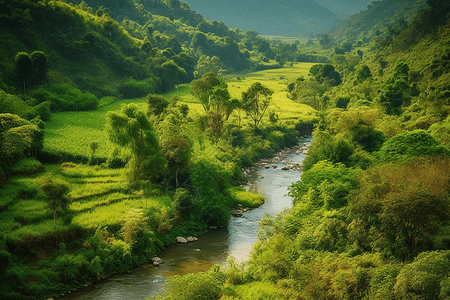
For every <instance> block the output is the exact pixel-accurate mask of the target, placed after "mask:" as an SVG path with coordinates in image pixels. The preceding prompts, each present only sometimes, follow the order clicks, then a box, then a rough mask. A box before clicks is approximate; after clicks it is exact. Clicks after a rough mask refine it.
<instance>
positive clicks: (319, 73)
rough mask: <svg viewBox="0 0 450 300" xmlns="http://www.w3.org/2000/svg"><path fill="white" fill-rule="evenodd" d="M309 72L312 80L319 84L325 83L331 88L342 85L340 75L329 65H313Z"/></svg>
mask: <svg viewBox="0 0 450 300" xmlns="http://www.w3.org/2000/svg"><path fill="white" fill-rule="evenodd" d="M309 72H310V74H311V76H312V77H313V78H314V80H315V81H317V82H319V83H324V82H327V83H329V84H330V85H331V86H338V85H340V84H341V83H342V79H341V74H339V73H338V72H337V71H336V70H335V69H334V67H333V66H332V65H330V64H321V65H314V66H312V67H311V69H310V70H309Z"/></svg>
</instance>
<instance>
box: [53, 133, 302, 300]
mask: <svg viewBox="0 0 450 300" xmlns="http://www.w3.org/2000/svg"><path fill="white" fill-rule="evenodd" d="M310 142H311V137H304V138H302V139H300V143H299V146H300V147H301V146H303V145H304V144H305V143H310ZM304 158H305V155H304V154H303V153H302V151H299V148H298V147H297V148H295V149H290V150H289V151H284V152H282V153H279V154H277V155H276V156H275V157H274V158H272V159H269V160H263V161H261V162H260V163H258V164H256V165H255V166H254V167H253V168H252V169H250V170H247V178H248V182H249V186H248V188H252V189H255V190H256V191H257V192H258V193H259V194H262V195H264V196H265V197H266V202H265V203H264V204H263V205H262V206H260V207H259V208H257V209H253V210H250V211H248V212H246V213H244V215H243V216H242V217H234V218H232V220H231V221H230V223H229V224H228V226H227V227H225V228H219V229H215V230H211V231H208V232H207V233H205V234H203V235H202V236H200V237H199V240H198V241H197V242H194V243H189V244H183V245H181V244H179V245H173V246H170V247H168V248H167V249H165V250H164V251H163V253H161V254H160V258H161V259H162V260H163V262H164V263H163V264H161V265H160V266H158V267H155V266H153V265H152V264H145V265H142V266H139V267H137V268H135V269H134V270H133V272H132V273H129V274H117V275H113V276H110V277H108V278H106V279H105V280H102V281H100V282H96V283H95V284H93V285H91V286H89V287H86V288H83V289H80V290H77V291H75V292H73V293H71V294H67V295H65V296H63V297H60V298H58V299H60V300H75V299H77V300H82V299H83V300H84V299H97V300H114V299H128V300H138V299H139V300H142V299H143V298H145V297H151V296H153V295H154V294H156V293H157V292H158V290H159V289H160V288H161V287H162V286H163V284H164V280H165V278H166V277H168V276H172V275H184V274H187V273H196V272H202V271H207V270H208V269H209V268H210V267H211V266H212V265H214V264H223V263H225V261H226V259H227V258H228V256H230V255H231V256H234V257H235V258H236V260H237V261H242V260H246V259H248V258H249V256H250V252H251V248H252V245H253V244H254V243H255V242H256V241H257V238H256V234H257V232H258V221H259V220H260V219H261V218H262V217H263V216H264V213H266V212H267V213H269V214H270V215H274V214H276V213H279V212H281V211H283V210H284V209H285V208H286V207H290V206H291V203H292V199H291V198H290V197H288V196H286V194H287V192H288V190H287V188H288V187H289V186H290V185H291V184H292V183H293V182H296V181H298V180H299V179H300V175H301V172H300V171H299V168H298V166H299V165H301V163H302V162H303V159H304ZM287 167H289V170H286V169H288V168H287ZM283 168H284V170H283Z"/></svg>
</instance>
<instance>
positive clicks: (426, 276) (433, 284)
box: [394, 251, 450, 300]
mask: <svg viewBox="0 0 450 300" xmlns="http://www.w3.org/2000/svg"><path fill="white" fill-rule="evenodd" d="M449 270H450V251H435V252H423V253H420V254H419V255H418V256H417V257H416V258H415V259H414V262H412V263H410V264H408V265H406V266H405V267H404V268H403V269H402V270H401V271H400V274H398V276H397V282H396V283H395V286H394V294H395V296H396V297H397V299H417V300H418V299H444V297H442V296H444V293H448V290H445V289H443V290H441V284H442V283H444V282H446V283H447V285H448V276H449V275H450V271H449ZM442 287H445V285H443V286H442ZM446 296H448V294H447V295H446Z"/></svg>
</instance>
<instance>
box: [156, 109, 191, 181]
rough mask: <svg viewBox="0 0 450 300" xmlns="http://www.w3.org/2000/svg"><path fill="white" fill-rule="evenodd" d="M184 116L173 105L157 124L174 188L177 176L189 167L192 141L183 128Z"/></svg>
mask: <svg viewBox="0 0 450 300" xmlns="http://www.w3.org/2000/svg"><path fill="white" fill-rule="evenodd" d="M185 118H186V116H183V115H182V112H181V111H180V110H179V107H178V106H176V105H173V106H172V107H170V108H169V113H168V115H167V116H166V117H165V118H164V120H163V121H162V122H161V123H160V124H159V132H160V136H161V147H162V153H163V154H164V157H165V158H166V160H167V162H168V172H169V175H172V176H173V177H175V187H176V188H178V185H179V184H178V177H179V175H180V173H183V172H186V171H187V170H188V169H189V167H190V162H191V156H192V143H191V141H190V139H189V137H188V135H187V134H186V132H185V131H184V130H183V129H184V122H185Z"/></svg>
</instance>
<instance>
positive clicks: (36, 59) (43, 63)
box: [30, 51, 48, 82]
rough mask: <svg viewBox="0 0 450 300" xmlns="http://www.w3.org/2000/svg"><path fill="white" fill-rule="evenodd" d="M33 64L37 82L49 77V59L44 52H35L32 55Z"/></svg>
mask: <svg viewBox="0 0 450 300" xmlns="http://www.w3.org/2000/svg"><path fill="white" fill-rule="evenodd" d="M30 59H31V63H32V64H33V76H34V77H35V79H36V81H38V82H39V81H41V80H43V79H45V76H47V67H48V66H47V57H46V56H45V53H44V52H42V51H34V52H33V53H31V54H30Z"/></svg>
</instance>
